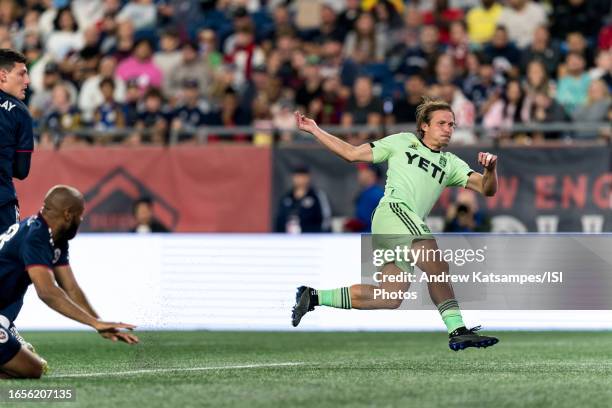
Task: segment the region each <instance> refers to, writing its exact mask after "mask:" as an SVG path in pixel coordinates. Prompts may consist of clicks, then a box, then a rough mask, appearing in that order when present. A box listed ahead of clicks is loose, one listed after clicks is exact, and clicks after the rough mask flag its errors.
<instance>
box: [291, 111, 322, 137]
mask: <svg viewBox="0 0 612 408" xmlns="http://www.w3.org/2000/svg"><path fill="white" fill-rule="evenodd" d="M295 123H296V125H297V127H298V129H300V130H303V131H304V132H308V133H312V132H314V131H315V129H316V128H317V122H315V121H314V120H312V119H310V118H307V117H306V116H304V115H302V114H301V113H300V112H298V111H296V112H295Z"/></svg>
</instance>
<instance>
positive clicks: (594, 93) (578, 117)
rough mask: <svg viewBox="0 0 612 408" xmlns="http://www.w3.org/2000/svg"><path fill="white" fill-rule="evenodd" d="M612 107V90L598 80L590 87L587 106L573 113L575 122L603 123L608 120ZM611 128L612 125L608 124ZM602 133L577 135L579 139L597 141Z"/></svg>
mask: <svg viewBox="0 0 612 408" xmlns="http://www.w3.org/2000/svg"><path fill="white" fill-rule="evenodd" d="M611 106H612V102H611V99H610V90H609V89H608V86H607V85H606V83H605V82H604V81H603V80H601V79H596V80H594V81H592V82H591V84H590V85H589V94H588V99H587V102H586V104H584V105H582V106H580V107H578V108H577V109H576V110H575V111H574V112H573V113H572V119H573V120H574V122H582V123H585V124H588V123H598V122H599V123H603V122H606V121H607V120H608V111H609V109H610V107H611ZM608 126H610V123H608ZM599 134H600V132H597V131H579V132H577V133H576V134H575V137H576V138H577V139H596V138H597V137H598V136H599Z"/></svg>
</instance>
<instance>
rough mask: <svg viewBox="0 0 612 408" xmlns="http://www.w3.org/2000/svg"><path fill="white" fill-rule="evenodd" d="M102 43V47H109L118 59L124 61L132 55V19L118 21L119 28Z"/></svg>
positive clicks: (109, 50)
mask: <svg viewBox="0 0 612 408" xmlns="http://www.w3.org/2000/svg"><path fill="white" fill-rule="evenodd" d="M111 34H112V35H110V36H108V37H107V38H106V40H105V41H103V43H102V49H103V50H104V49H108V52H109V53H111V54H112V55H113V56H114V57H115V58H117V61H119V62H123V60H125V59H126V58H129V57H130V56H131V55H132V51H133V49H134V44H135V40H134V25H133V24H132V22H131V21H129V20H128V21H122V22H120V23H117V28H116V30H115V31H113V32H112V33H111Z"/></svg>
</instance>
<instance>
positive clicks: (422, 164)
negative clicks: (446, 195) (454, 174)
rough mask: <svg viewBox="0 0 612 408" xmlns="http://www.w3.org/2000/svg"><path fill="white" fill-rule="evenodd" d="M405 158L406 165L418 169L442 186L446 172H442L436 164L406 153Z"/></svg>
mask: <svg viewBox="0 0 612 408" xmlns="http://www.w3.org/2000/svg"><path fill="white" fill-rule="evenodd" d="M406 156H407V157H408V164H411V165H415V166H417V167H418V168H419V169H421V170H423V171H424V172H426V173H428V174H429V175H430V176H431V178H433V179H434V180H436V181H437V182H438V183H440V184H442V180H444V176H446V172H445V171H444V170H442V167H438V165H437V164H435V163H432V162H430V161H429V160H427V159H426V158H424V157H421V156H419V155H418V154H416V153H415V154H410V153H409V152H406ZM445 164H446V163H445Z"/></svg>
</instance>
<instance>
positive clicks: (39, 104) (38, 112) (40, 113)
mask: <svg viewBox="0 0 612 408" xmlns="http://www.w3.org/2000/svg"><path fill="white" fill-rule="evenodd" d="M59 83H62V84H63V85H64V86H65V87H66V89H68V91H69V92H70V101H75V100H76V95H77V90H76V88H75V87H74V85H72V84H70V83H66V82H64V81H62V79H61V76H60V71H59V65H57V64H56V63H55V62H48V63H46V64H45V67H44V74H43V81H42V88H41V89H39V90H36V91H35V92H34V94H33V95H32V98H31V99H30V113H31V114H32V118H33V119H34V120H40V119H41V118H42V117H44V116H46V115H48V114H49V113H50V111H51V109H52V108H53V104H52V95H53V88H54V87H55V85H57V84H59Z"/></svg>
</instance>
